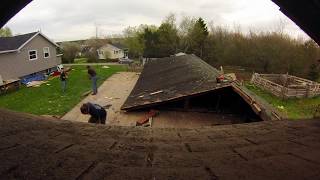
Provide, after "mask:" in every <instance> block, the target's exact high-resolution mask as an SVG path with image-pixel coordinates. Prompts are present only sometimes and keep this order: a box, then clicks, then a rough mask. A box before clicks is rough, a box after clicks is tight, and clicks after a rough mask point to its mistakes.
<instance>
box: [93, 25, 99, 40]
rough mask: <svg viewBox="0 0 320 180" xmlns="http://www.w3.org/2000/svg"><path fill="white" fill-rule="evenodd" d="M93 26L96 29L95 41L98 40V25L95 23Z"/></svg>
mask: <svg viewBox="0 0 320 180" xmlns="http://www.w3.org/2000/svg"><path fill="white" fill-rule="evenodd" d="M94 26H95V28H96V39H98V30H99V27H98V24H97V23H94Z"/></svg>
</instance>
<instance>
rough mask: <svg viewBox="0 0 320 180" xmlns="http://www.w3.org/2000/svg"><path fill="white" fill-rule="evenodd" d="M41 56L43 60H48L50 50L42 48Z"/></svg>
mask: <svg viewBox="0 0 320 180" xmlns="http://www.w3.org/2000/svg"><path fill="white" fill-rule="evenodd" d="M43 56H44V58H49V57H50V49H49V47H44V48H43Z"/></svg>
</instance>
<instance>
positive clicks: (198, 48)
mask: <svg viewBox="0 0 320 180" xmlns="http://www.w3.org/2000/svg"><path fill="white" fill-rule="evenodd" d="M208 35H209V31H208V28H207V25H206V23H205V22H204V20H203V19H202V18H199V19H198V20H197V21H196V23H195V24H194V26H193V28H192V29H191V31H190V32H189V34H188V36H189V39H190V45H191V49H190V51H189V52H190V53H194V54H196V55H197V56H199V57H200V58H203V53H204V52H203V51H204V45H205V41H206V39H207V37H208Z"/></svg>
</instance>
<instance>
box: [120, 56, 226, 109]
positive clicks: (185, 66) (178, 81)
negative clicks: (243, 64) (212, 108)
mask: <svg viewBox="0 0 320 180" xmlns="http://www.w3.org/2000/svg"><path fill="white" fill-rule="evenodd" d="M217 76H219V71H218V70H217V69H215V68H214V67H212V66H210V65H209V64H207V63H206V62H204V61H203V60H201V59H200V58H198V57H197V56H194V55H184V56H178V57H176V56H173V57H166V58H161V59H156V60H151V61H149V62H148V63H147V64H146V65H145V67H144V69H143V71H142V73H141V75H140V77H139V80H138V81H137V84H136V86H135V87H134V89H133V90H132V92H131V94H130V95H129V97H128V98H127V100H126V102H125V103H124V104H123V106H122V108H121V109H122V110H135V109H140V108H143V107H145V106H150V105H154V104H157V103H163V102H167V101H170V100H175V99H178V98H183V97H186V96H190V95H196V94H200V93H204V92H208V91H212V90H215V89H217V88H220V87H225V86H229V85H230V84H217V80H216V78H217Z"/></svg>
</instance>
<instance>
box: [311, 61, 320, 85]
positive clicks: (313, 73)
mask: <svg viewBox="0 0 320 180" xmlns="http://www.w3.org/2000/svg"><path fill="white" fill-rule="evenodd" d="M319 76H320V73H319V68H318V66H317V65H316V64H315V63H313V64H311V65H310V67H309V72H308V77H309V79H310V80H312V81H317V80H318V79H319Z"/></svg>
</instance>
